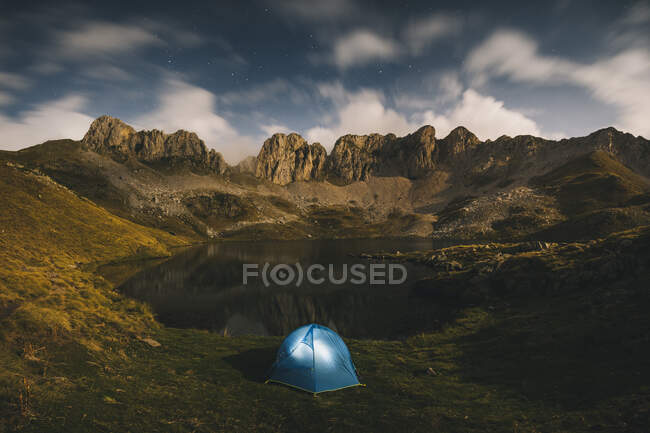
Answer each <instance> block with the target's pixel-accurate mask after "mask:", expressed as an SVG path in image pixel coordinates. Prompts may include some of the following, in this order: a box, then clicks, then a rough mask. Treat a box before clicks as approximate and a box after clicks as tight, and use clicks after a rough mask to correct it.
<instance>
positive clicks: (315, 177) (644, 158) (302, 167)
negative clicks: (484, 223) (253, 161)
mask: <svg viewBox="0 0 650 433" xmlns="http://www.w3.org/2000/svg"><path fill="white" fill-rule="evenodd" d="M290 137H291V139H290V140H288V139H286V136H284V135H283V134H276V135H274V136H273V137H272V138H271V139H269V140H267V142H265V145H264V147H263V148H262V151H260V154H259V155H258V156H257V170H256V172H255V174H256V176H257V177H258V178H261V179H266V180H268V181H271V182H273V183H277V184H280V185H286V184H288V183H291V182H295V181H320V180H328V181H330V182H331V183H334V184H338V185H341V184H342V185H348V184H351V183H353V182H357V181H367V180H368V179H369V178H370V177H372V176H374V177H393V176H401V177H405V178H408V179H420V178H425V177H427V176H429V175H431V174H432V173H434V172H436V171H444V172H447V173H449V174H450V175H452V176H453V177H454V178H455V179H456V180H458V181H461V182H464V183H468V182H469V183H475V182H478V183H484V184H487V183H491V182H494V181H502V182H511V181H513V180H514V179H515V178H517V177H526V174H529V175H530V176H532V175H533V174H540V173H541V171H540V170H548V169H551V168H553V167H557V166H559V165H560V164H561V163H563V162H565V161H566V160H567V159H569V158H573V157H577V156H579V155H583V154H585V153H588V152H592V151H599V150H600V151H605V152H607V153H610V154H612V155H613V156H615V157H616V158H617V159H619V160H620V161H621V162H623V163H624V164H626V165H629V166H631V167H633V168H634V169H635V170H637V171H639V172H641V173H643V174H644V175H646V176H648V175H650V142H649V141H648V140H646V139H644V138H643V137H634V136H633V135H631V134H626V133H623V132H620V131H618V130H616V129H614V128H605V129H601V130H599V131H596V132H594V133H592V134H590V135H588V136H586V137H577V138H569V139H563V140H559V141H554V140H546V139H543V138H540V137H534V136H530V135H520V136H517V137H509V136H505V135H504V136H501V137H499V138H498V139H497V140H494V141H491V140H486V141H480V140H479V139H478V137H476V135H474V134H473V133H472V132H470V131H469V130H467V129H466V128H464V127H462V126H459V127H457V128H455V129H454V130H452V131H451V132H450V133H449V134H448V135H447V136H446V137H445V138H442V139H436V137H435V129H434V128H433V127H432V126H428V125H427V126H423V127H422V128H420V129H418V130H417V131H416V132H414V133H412V134H409V135H406V136H404V137H397V136H395V135H394V134H387V135H380V134H368V135H344V136H342V137H341V138H339V139H338V140H337V141H336V144H335V145H334V149H333V150H332V152H331V153H330V154H329V155H327V153H326V152H325V150H324V149H323V148H322V146H320V144H318V143H316V144H314V145H309V144H307V142H306V141H305V140H304V139H303V138H302V137H300V136H299V135H298V134H295V133H294V134H290ZM296 143H300V145H299V146H298V148H299V149H301V150H296ZM310 146H314V148H315V149H318V151H317V158H316V161H317V164H316V165H315V166H314V158H315V157H314V154H313V151H309V150H308V149H312V148H311V147H310ZM323 161H324V164H323ZM530 176H528V177H530Z"/></svg>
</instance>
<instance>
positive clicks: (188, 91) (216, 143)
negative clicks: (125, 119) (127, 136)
mask: <svg viewBox="0 0 650 433" xmlns="http://www.w3.org/2000/svg"><path fill="white" fill-rule="evenodd" d="M216 100H217V98H216V96H215V95H214V94H213V93H212V92H210V91H208V90H205V89H203V88H201V87H197V86H194V85H192V84H188V83H186V82H184V81H181V80H178V79H172V78H168V79H165V80H164V82H163V86H162V88H161V92H160V95H159V100H158V106H157V108H156V109H154V110H153V111H151V112H149V113H145V114H143V115H141V116H138V117H136V118H135V119H134V120H133V123H134V125H136V126H137V127H138V128H144V129H152V128H156V129H161V130H164V131H166V132H174V131H176V130H178V129H185V130H187V131H192V132H196V133H197V135H198V136H199V138H201V139H202V140H204V141H205V144H206V145H207V146H208V147H210V148H213V149H215V150H217V151H219V152H221V153H222V154H223V156H224V158H226V160H228V161H229V162H236V161H238V160H240V159H242V158H243V157H245V156H247V155H250V154H253V153H257V151H258V150H259V149H258V147H259V145H258V143H257V142H256V141H255V140H253V139H252V138H250V137H246V136H242V135H240V134H239V133H238V132H237V131H236V130H235V128H233V126H232V125H230V123H229V122H228V121H227V120H226V119H224V118H223V117H221V116H220V115H218V114H217V113H216V112H215V103H216Z"/></svg>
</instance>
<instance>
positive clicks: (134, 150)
mask: <svg viewBox="0 0 650 433" xmlns="http://www.w3.org/2000/svg"><path fill="white" fill-rule="evenodd" d="M81 142H82V144H83V145H84V146H85V147H86V148H88V149H90V150H92V151H94V152H97V153H102V154H109V155H111V156H114V157H117V158H119V159H129V158H134V159H137V160H139V161H143V162H155V161H159V160H163V159H164V160H175V161H181V162H182V161H185V162H189V163H190V164H191V165H194V166H197V167H202V168H208V169H211V170H214V171H216V172H218V173H223V172H224V171H225V169H226V168H227V164H226V162H225V161H224V159H223V156H221V154H220V153H218V152H215V151H214V150H210V151H208V149H207V148H206V146H205V143H204V142H203V140H201V139H200V138H199V137H198V135H196V133H194V132H189V131H185V130H182V129H179V130H178V131H176V132H174V133H172V134H165V133H164V132H163V131H160V130H157V129H152V130H150V131H137V132H136V130H135V129H134V128H133V127H131V126H130V125H127V124H126V123H125V122H123V121H122V120H120V119H118V118H116V117H112V116H108V115H104V116H100V117H98V118H97V119H95V120H94V121H93V123H92V124H91V125H90V128H89V129H88V132H86V135H85V136H84V138H83V139H82V140H81Z"/></svg>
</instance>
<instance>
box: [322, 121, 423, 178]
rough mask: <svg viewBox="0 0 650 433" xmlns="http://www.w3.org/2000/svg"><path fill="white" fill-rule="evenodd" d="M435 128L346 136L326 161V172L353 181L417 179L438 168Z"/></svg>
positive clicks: (340, 140) (331, 175) (339, 141)
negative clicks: (397, 133)
mask: <svg viewBox="0 0 650 433" xmlns="http://www.w3.org/2000/svg"><path fill="white" fill-rule="evenodd" d="M435 135H436V131H435V129H434V128H433V127H432V126H423V127H422V128H420V129H418V130H417V131H416V132H414V133H413V134H409V135H407V136H405V137H397V136H395V134H387V135H380V134H370V135H344V136H343V137H341V138H339V139H338V140H337V141H336V144H335V145H334V150H332V153H331V155H330V156H329V158H328V161H327V175H328V177H329V178H330V179H332V180H334V181H339V182H343V183H350V182H354V181H359V180H361V181H364V180H368V178H369V177H370V176H373V175H374V176H404V177H409V178H416V177H420V176H423V175H424V174H426V172H428V171H430V170H432V169H434V168H435V166H436V163H435V158H434V154H435V151H436V138H435Z"/></svg>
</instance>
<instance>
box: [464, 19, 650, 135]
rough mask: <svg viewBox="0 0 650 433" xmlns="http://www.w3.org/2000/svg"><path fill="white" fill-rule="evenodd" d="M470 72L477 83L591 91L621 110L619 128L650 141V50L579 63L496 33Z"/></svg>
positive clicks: (472, 59) (470, 61) (469, 63)
mask: <svg viewBox="0 0 650 433" xmlns="http://www.w3.org/2000/svg"><path fill="white" fill-rule="evenodd" d="M465 65H466V69H467V71H468V72H469V73H470V74H472V75H473V77H474V83H475V84H481V83H484V82H486V81H487V80H489V79H490V78H493V77H506V78H509V79H511V80H513V81H518V82H524V83H535V84H550V85H558V84H571V85H575V86H579V87H583V88H585V89H587V90H588V91H589V92H590V93H591V95H592V96H593V97H595V98H596V99H598V100H600V101H602V102H605V103H607V104H611V105H613V106H615V107H617V108H618V110H619V116H618V121H617V124H616V126H617V127H619V128H621V129H623V130H626V131H630V132H632V133H634V134H641V135H645V136H646V137H648V136H650V123H649V122H648V121H647V119H648V118H649V117H650V98H648V97H647V95H650V50H649V49H648V47H647V46H646V47H636V46H633V47H631V48H625V49H623V50H622V51H620V52H618V53H615V54H612V55H610V56H608V57H604V58H601V59H598V60H596V61H594V62H593V63H590V64H589V63H579V62H574V61H571V60H567V59H564V58H561V57H557V56H544V55H542V54H540V53H539V52H538V46H537V43H536V42H535V41H534V40H532V39H531V38H530V37H528V36H527V35H525V34H523V33H520V32H516V31H509V30H500V31H497V32H495V33H494V34H493V35H492V36H490V37H489V38H488V39H487V40H486V41H484V42H483V43H482V44H480V45H479V46H478V47H476V48H475V49H474V50H472V52H471V53H470V54H469V56H468V58H467V60H466V62H465Z"/></svg>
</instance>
